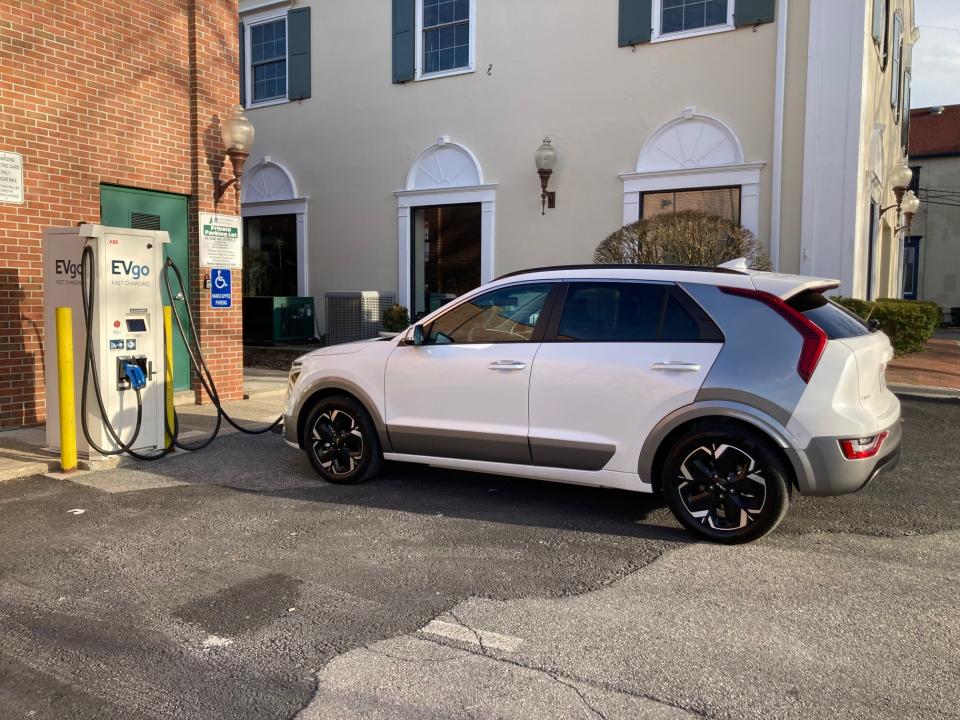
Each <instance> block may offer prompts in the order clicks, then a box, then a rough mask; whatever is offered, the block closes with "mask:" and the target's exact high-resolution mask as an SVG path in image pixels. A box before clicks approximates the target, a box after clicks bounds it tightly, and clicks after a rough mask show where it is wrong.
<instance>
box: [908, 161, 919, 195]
mask: <svg viewBox="0 0 960 720" xmlns="http://www.w3.org/2000/svg"><path fill="white" fill-rule="evenodd" d="M910 169H911V170H912V171H913V177H912V178H910V190H913V194H914V195H920V166H919V165H913V166H911V167H910Z"/></svg>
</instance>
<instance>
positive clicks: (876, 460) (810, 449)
mask: <svg viewBox="0 0 960 720" xmlns="http://www.w3.org/2000/svg"><path fill="white" fill-rule="evenodd" d="M884 431H886V432H887V433H888V435H887V438H886V440H884V442H883V445H882V446H881V447H880V452H878V453H877V454H876V455H875V456H874V457H872V458H864V459H862V460H847V458H845V457H844V456H843V452H842V451H841V450H840V442H839V441H840V438H839V437H817V438H813V439H812V440H811V441H810V444H809V445H808V446H807V448H806V450H804V451H803V454H804V455H805V459H806V463H805V464H806V465H807V466H808V467H809V468H810V476H809V477H808V478H806V482H803V481H802V480H801V482H800V492H802V493H803V494H804V495H846V494H848V493H854V492H857V491H858V490H861V489H863V488H864V487H865V486H866V485H867V483H869V482H870V481H871V480H873V479H874V478H875V477H876V476H877V475H879V474H880V473H881V472H885V471H887V470H891V469H893V468H894V467H895V466H896V465H897V462H898V461H899V459H900V439H901V436H902V428H901V421H900V419H899V418H897V420H896V422H894V423H893V424H892V425H890V426H889V427H886V428H881V429H880V430H878V431H877V432H878V433H879V432H884ZM805 486H806V487H805Z"/></svg>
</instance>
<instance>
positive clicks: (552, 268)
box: [494, 264, 748, 282]
mask: <svg viewBox="0 0 960 720" xmlns="http://www.w3.org/2000/svg"><path fill="white" fill-rule="evenodd" d="M562 270H683V271H687V272H710V273H720V274H721V275H747V274H748V273H745V272H743V271H742V270H734V269H733V268H725V267H707V266H705V265H639V264H638V265H617V264H610V265H607V264H600V265H597V264H590V265H549V266H546V267H538V268H529V269H528V270H515V271H514V272H511V273H507V274H506V275H501V276H500V277H498V278H495V279H494V282H496V281H497V280H503V279H505V278H511V277H516V276H517V275H529V274H531V273H538V272H559V271H562Z"/></svg>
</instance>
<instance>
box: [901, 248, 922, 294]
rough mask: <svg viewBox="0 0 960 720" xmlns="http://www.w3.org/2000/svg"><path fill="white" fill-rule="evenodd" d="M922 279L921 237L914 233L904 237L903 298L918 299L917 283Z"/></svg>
mask: <svg viewBox="0 0 960 720" xmlns="http://www.w3.org/2000/svg"><path fill="white" fill-rule="evenodd" d="M919 281H920V237H919V236H917V235H912V236H910V237H906V238H904V239H903V299H904V300H916V299H917V284H918V283H919Z"/></svg>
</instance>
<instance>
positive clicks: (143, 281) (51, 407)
mask: <svg viewBox="0 0 960 720" xmlns="http://www.w3.org/2000/svg"><path fill="white" fill-rule="evenodd" d="M168 242H170V238H169V237H168V235H167V233H166V231H160V230H157V231H154V230H133V229H128V228H111V227H104V226H102V225H80V226H79V227H72V228H51V229H49V230H47V231H46V233H45V234H44V251H43V284H44V329H45V348H46V355H45V361H44V370H45V374H46V379H47V381H46V384H45V389H46V402H47V445H48V447H49V448H50V449H51V450H59V449H60V423H59V407H60V405H59V387H58V385H57V382H56V377H57V356H56V354H57V353H56V350H57V341H56V335H55V333H56V322H55V320H54V313H55V310H56V308H57V307H70V308H71V309H72V311H73V337H74V358H73V366H74V375H75V377H74V387H76V388H78V393H79V395H80V396H79V397H78V398H77V404H78V408H79V413H80V415H81V417H79V418H78V420H79V421H80V422H79V423H78V424H84V423H85V424H84V427H85V428H86V430H85V432H84V433H82V434H81V435H80V436H79V437H78V438H77V448H78V451H79V453H80V454H81V455H84V456H86V457H91V456H93V457H97V456H98V455H99V453H98V451H97V449H96V448H100V449H103V450H107V451H109V452H110V453H111V454H113V453H115V452H120V451H124V450H125V449H129V450H133V451H135V452H136V451H139V452H144V451H146V452H151V451H157V450H163V449H164V445H165V442H166V440H165V435H166V433H165V429H166V423H165V412H166V406H165V398H166V373H165V355H164V330H163V304H162V296H161V293H160V283H161V282H162V278H161V276H162V273H163V268H164V259H163V246H164V244H166V243H168ZM84 248H90V254H92V258H89V259H88V260H87V261H86V262H87V268H88V272H90V274H91V276H92V279H93V283H92V285H91V286H90V287H91V288H92V297H90V298H89V299H88V300H89V301H88V303H87V305H88V307H89V314H88V312H87V308H85V307H84V297H83V291H84V289H83V284H82V283H83V281H84V279H85V278H84V277H83V276H84V267H85V266H84ZM88 318H89V320H90V333H89V338H88V333H87V320H88ZM88 348H89V350H90V352H89V358H88ZM86 360H89V365H90V374H91V377H90V378H88V379H90V380H92V382H88V383H86V394H85V396H84V395H83V391H80V390H79V388H83V387H84V386H85V383H84V374H85V370H86V368H85V361H86ZM98 389H99V395H100V398H99V399H98V398H97V390H98ZM100 400H102V410H101V403H100ZM138 416H139V429H136V427H137V425H138ZM107 423H109V425H110V426H111V427H112V428H113V429H114V432H113V433H112V432H111V431H110V430H111V428H109V427H108V426H107ZM117 435H119V437H120V440H121V441H122V443H128V444H129V445H128V448H124V447H123V446H122V445H121V444H120V443H118V441H117ZM88 438H89V441H88Z"/></svg>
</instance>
